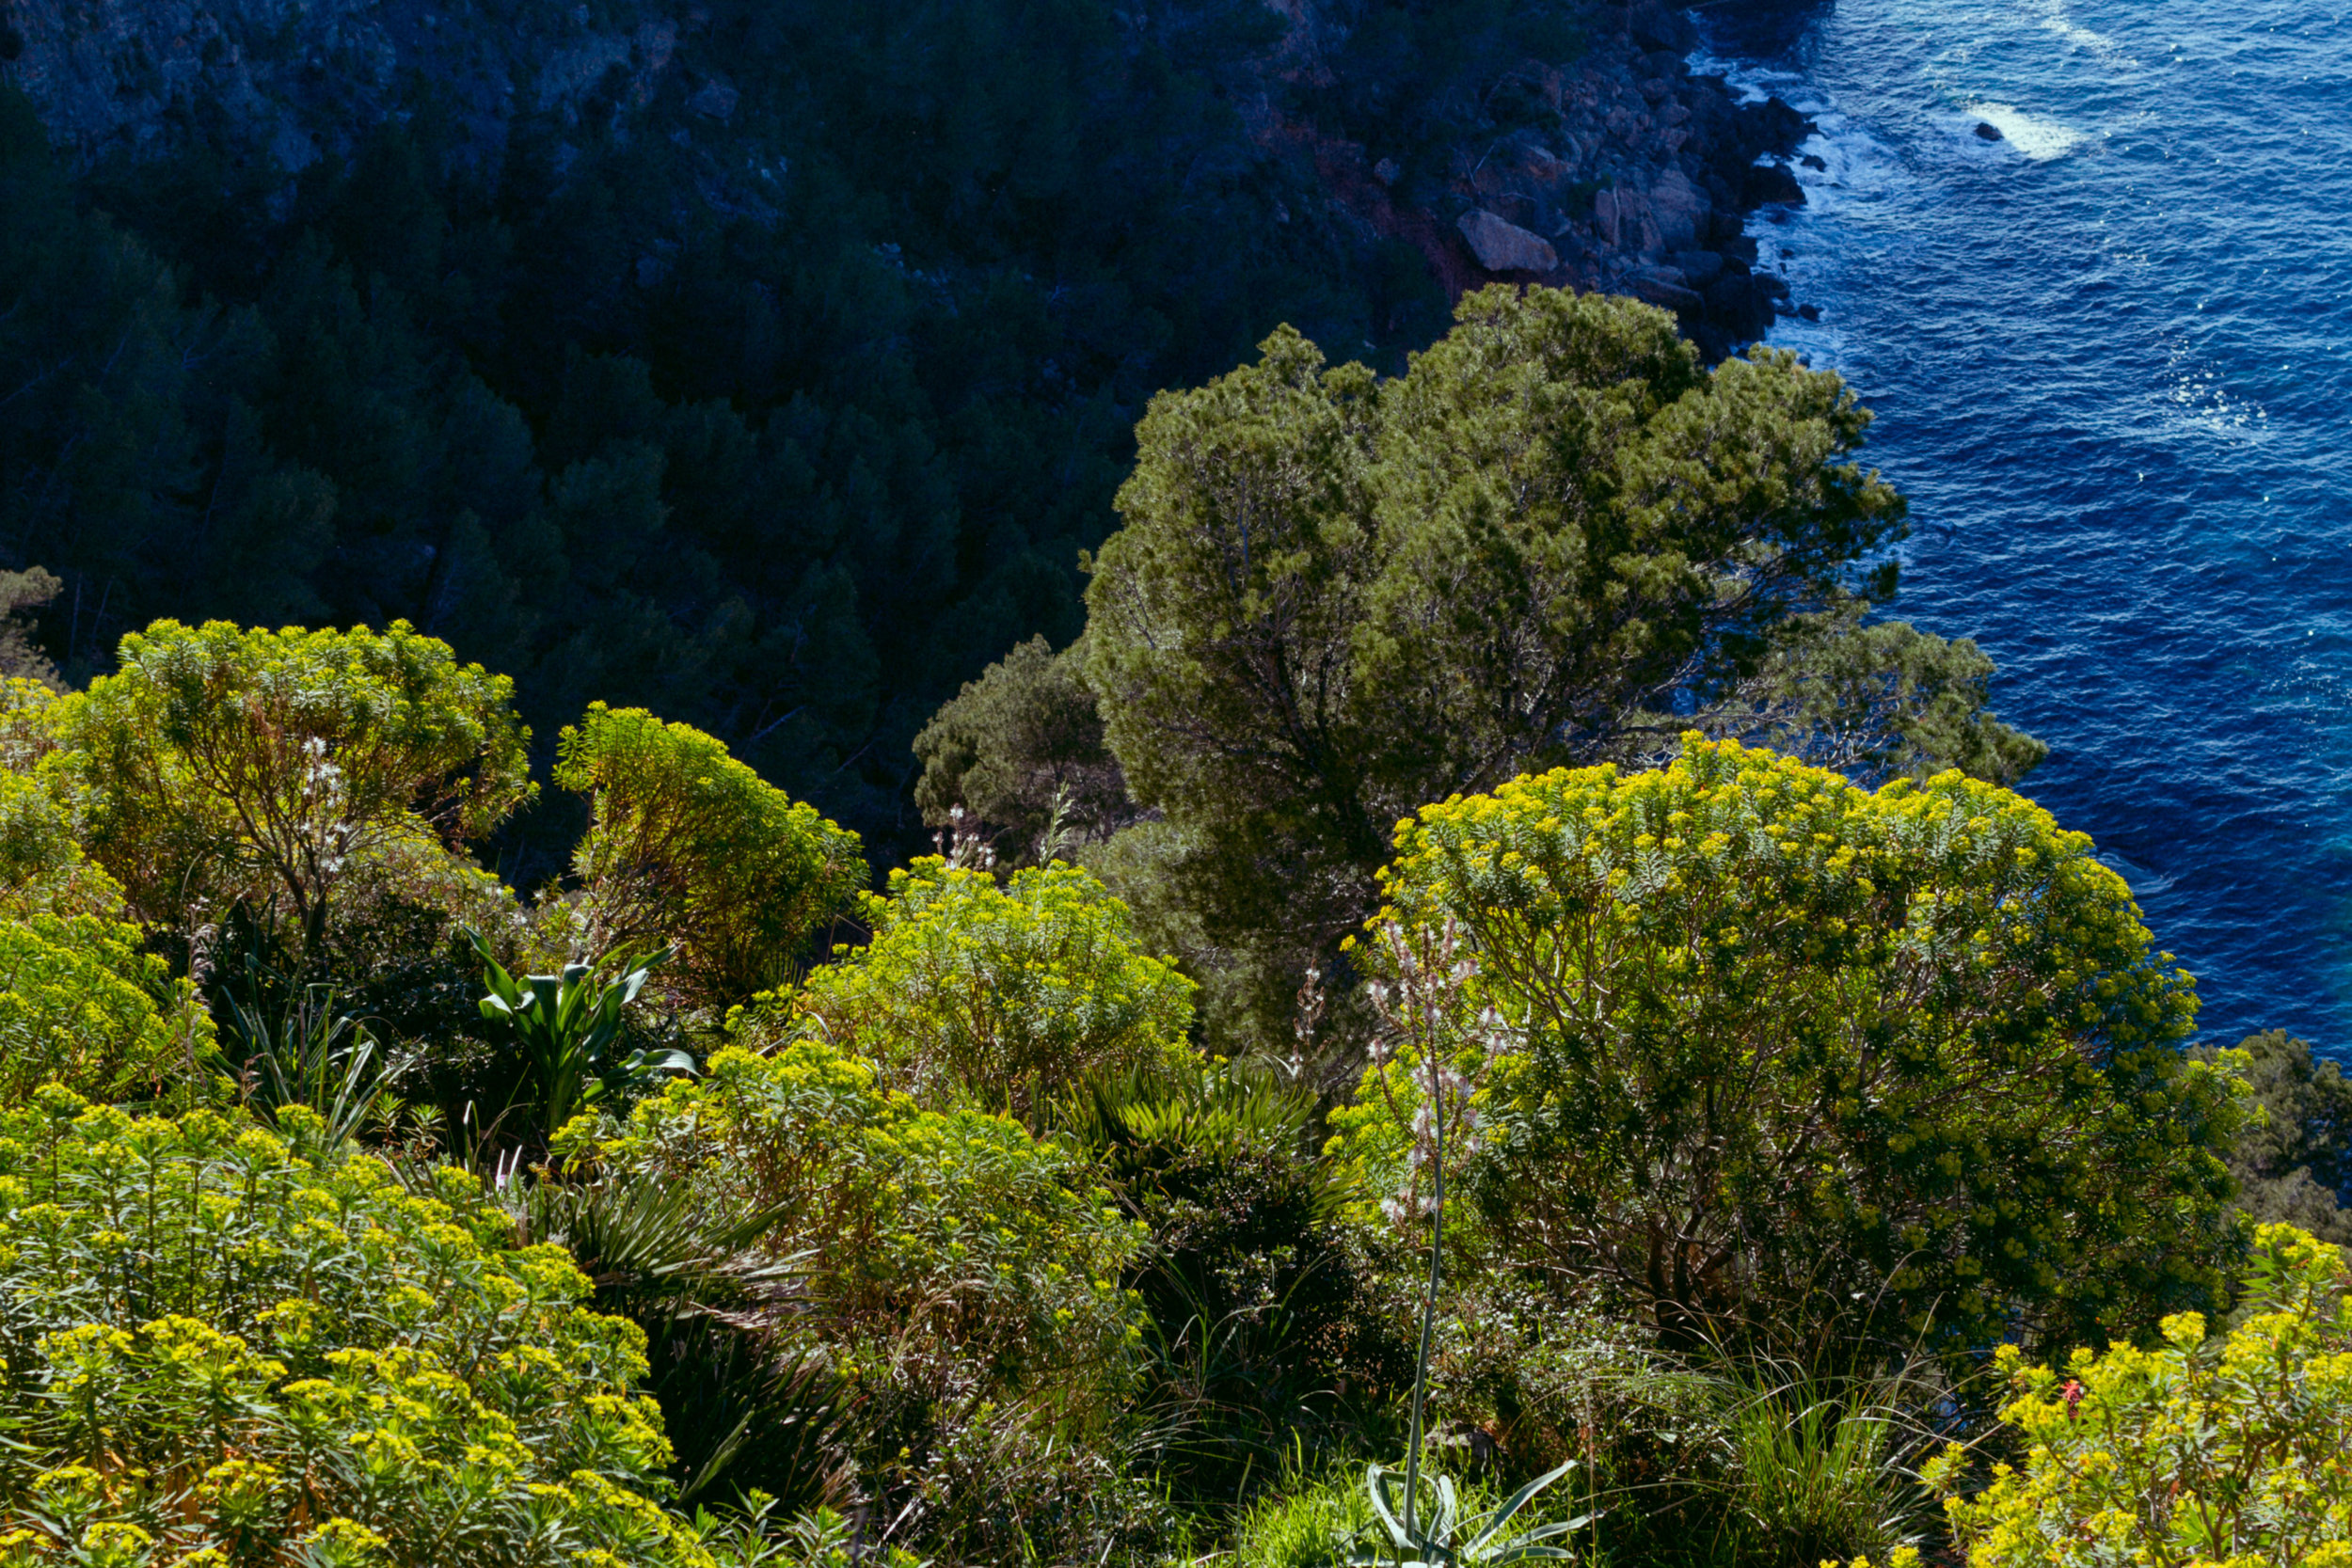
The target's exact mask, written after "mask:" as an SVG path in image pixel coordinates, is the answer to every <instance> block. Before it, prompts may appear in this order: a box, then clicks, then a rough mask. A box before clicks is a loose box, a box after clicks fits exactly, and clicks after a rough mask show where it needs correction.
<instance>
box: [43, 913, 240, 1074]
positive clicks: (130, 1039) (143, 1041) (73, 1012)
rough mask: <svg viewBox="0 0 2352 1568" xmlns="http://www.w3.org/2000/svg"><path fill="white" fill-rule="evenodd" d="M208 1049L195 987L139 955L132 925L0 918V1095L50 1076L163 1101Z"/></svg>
mask: <svg viewBox="0 0 2352 1568" xmlns="http://www.w3.org/2000/svg"><path fill="white" fill-rule="evenodd" d="M212 1052H213V1021H212V1018H211V1015H209V1014H208V1013H206V1011H205V1010H204V1007H203V1005H202V1004H201V1003H199V1001H198V1000H197V997H196V989H195V987H193V986H192V985H190V984H189V983H188V982H187V981H185V980H175V979H173V978H172V977H171V974H170V972H169V970H168V969H167V967H166V966H165V964H164V962H163V960H162V959H160V958H153V957H151V956H150V955H148V954H146V953H144V952H143V951H141V948H140V941H139V931H138V927H135V926H126V925H123V924H121V923H119V922H118V921H112V920H104V919H102V918H100V917H99V916H97V915H90V914H81V915H70V916H69V915H54V914H34V915H30V916H21V917H17V918H13V919H9V920H8V921H6V922H0V1101H6V1102H8V1103H22V1102H23V1101H24V1100H25V1098H26V1097H28V1096H29V1095H31V1094H32V1092H33V1091H34V1090H35V1089H37V1088H39V1087H40V1085H43V1084H45V1083H52V1082H56V1083H62V1084H64V1085H68V1086H69V1087H71V1088H72V1089H75V1090H78V1091H79V1092H81V1093H84V1094H89V1095H97V1096H103V1097H106V1098H145V1097H161V1096H164V1095H166V1094H167V1092H168V1091H169V1090H170V1088H171V1087H172V1086H173V1085H187V1084H188V1083H189V1081H190V1080H191V1079H193V1078H196V1077H197V1076H198V1075H199V1068H200V1064H203V1063H204V1062H205V1061H206V1060H207V1059H208V1058H209V1057H210V1056H211V1054H212Z"/></svg>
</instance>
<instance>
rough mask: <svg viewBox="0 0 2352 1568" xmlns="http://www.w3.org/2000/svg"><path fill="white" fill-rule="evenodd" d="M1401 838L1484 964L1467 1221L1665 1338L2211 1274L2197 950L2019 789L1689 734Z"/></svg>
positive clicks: (1403, 1146) (2223, 1119) (1446, 1036)
mask: <svg viewBox="0 0 2352 1568" xmlns="http://www.w3.org/2000/svg"><path fill="white" fill-rule="evenodd" d="M1397 847H1398V854H1397V859H1396V862H1395V863H1394V865H1393V867H1392V868H1391V871H1390V872H1389V873H1388V875H1387V878H1386V881H1385V889H1386V894H1387V897H1388V901H1389V908H1388V909H1387V911H1385V915H1384V918H1385V919H1387V920H1390V921H1393V922H1395V923H1396V924H1398V925H1399V926H1401V927H1404V928H1405V929H1406V932H1407V933H1408V935H1409V933H1412V932H1430V931H1436V930H1438V929H1440V928H1442V927H1444V926H1445V925H1446V923H1447V922H1448V921H1452V922H1454V923H1455V924H1456V925H1457V926H1458V928H1459V930H1460V932H1461V935H1462V942H1463V946H1464V949H1465V952H1466V955H1467V958H1469V959H1470V961H1471V964H1472V967H1471V969H1470V971H1469V972H1468V973H1467V974H1466V975H1465V977H1464V979H1463V980H1462V982H1461V983H1460V984H1459V986H1458V987H1455V988H1454V1000H1453V1001H1452V1002H1451V1003H1450V1006H1451V1007H1452V1008H1453V1010H1454V1017H1453V1019H1452V1020H1451V1022H1450V1023H1449V1024H1448V1025H1447V1026H1446V1027H1445V1028H1442V1029H1440V1030H1438V1037H1439V1038H1441V1039H1442V1040H1444V1041H1446V1042H1448V1043H1447V1044H1446V1046H1445V1047H1444V1048H1445V1049H1447V1050H1449V1051H1457V1052H1459V1053H1461V1060H1462V1061H1463V1062H1466V1063H1468V1064H1469V1065H1470V1067H1472V1068H1474V1069H1476V1073H1475V1074H1468V1075H1466V1077H1475V1081H1476V1082H1477V1084H1478V1087H1477V1089H1476V1091H1475V1094H1476V1098H1477V1101H1478V1103H1477V1106H1476V1109H1477V1110H1478V1113H1479V1117H1480V1122H1481V1125H1480V1126H1479V1127H1478V1129H1477V1138H1478V1147H1477V1149H1476V1151H1475V1158H1474V1163H1473V1164H1472V1166H1471V1168H1470V1170H1469V1171H1468V1172H1466V1182H1465V1192H1466V1195H1467V1196H1469V1197H1470V1200H1471V1207H1472V1210H1473V1212H1475V1214H1476V1215H1477V1218H1478V1220H1479V1222H1480V1223H1479V1225H1478V1226H1477V1227H1475V1228H1465V1229H1463V1230H1462V1231H1461V1232H1460V1234H1461V1236H1462V1238H1463V1240H1464V1241H1465V1243H1480V1244H1485V1245H1488V1246H1492V1247H1496V1248H1499V1249H1500V1250H1501V1253H1502V1256H1503V1257H1504V1258H1505V1259H1508V1260H1510V1261H1512V1262H1514V1263H1517V1264H1521V1265H1525V1266H1530V1267H1535V1268H1539V1269H1542V1270H1544V1271H1546V1272H1548V1273H1553V1274H1555V1275H1559V1276H1581V1277H1583V1278H1585V1279H1587V1280H1591V1281H1593V1282H1596V1283H1597V1284H1599V1285H1600V1286H1601V1287H1602V1288H1603V1289H1604V1290H1605V1291H1610V1292H1613V1293H1615V1294H1617V1295H1618V1296H1620V1297H1621V1298H1623V1299H1625V1300H1627V1301H1628V1302H1629V1303H1630V1305H1631V1306H1632V1307H1634V1308H1635V1309H1636V1310H1637V1311H1639V1312H1640V1313H1641V1314H1642V1315H1643V1316H1645V1317H1646V1318H1647V1319H1649V1320H1650V1321H1651V1322H1653V1323H1655V1324H1656V1325H1657V1327H1658V1328H1659V1329H1660V1331H1661V1333H1663V1334H1664V1335H1665V1336H1667V1337H1668V1338H1691V1339H1697V1338H1711V1337H1715V1336H1718V1335H1720V1334H1722V1333H1724V1332H1728V1331H1731V1330H1733V1329H1734V1328H1740V1329H1756V1330H1765V1329H1769V1330H1770V1331H1772V1332H1775V1333H1793V1334H1796V1335H1799V1336H1801V1337H1803V1338H1806V1339H1809V1340H1811V1341H1812V1342H1814V1343H1815V1344H1817V1345H1819V1344H1822V1343H1823V1342H1824V1339H1825V1338H1843V1337H1849V1336H1852V1335H1866V1336H1867V1335H1874V1334H1875V1335H1883V1336H1886V1337H1887V1338H1892V1339H1896V1340H1899V1341H1901V1342H1902V1343H1904V1344H1906V1345H1909V1344H1924V1345H1927V1346H1929V1347H1931V1348H1936V1349H1951V1350H1963V1349H1965V1347H1968V1346H1971V1345H1978V1344H1985V1343H1989V1342H1992V1341H1994V1340H1996V1339H1998V1338H2002V1337H2004V1335H2005V1334H2006V1333H2008V1332H2010V1331H2011V1330H2012V1329H2013V1328H2015V1327H2016V1326H2017V1325H2019V1324H2021V1323H2022V1324H2023V1325H2024V1326H2026V1328H2027V1329H2028V1330H2029V1331H2032V1332H2036V1333H2042V1334H2047V1335H2050V1336H2052V1337H2054V1338H2056V1337H2063V1338H2065V1339H2066V1340H2069V1341H2074V1342H2079V1341H2080V1340H2082V1339H2084V1338H2090V1336H2091V1335H2092V1334H2093V1333H2095V1332H2099V1331H2101V1330H2111V1331H2114V1332H2117V1333H2119V1334H2120V1333H2122V1332H2124V1331H2126V1330H2128V1329H2130V1328H2133V1327H2137V1326H2140V1325H2144V1324H2147V1323H2153V1321H2154V1320H2155V1319H2156V1318H2157V1317H2159V1316H2160V1315H2162V1313H2163V1312H2165V1311H2168V1310H2172V1309H2177V1308H2181V1307H2196V1306H2199V1305H2201V1304H2203V1303H2205V1302H2207V1301H2208V1300H2209V1299H2211V1298H2212V1297H2213V1295H2214V1294H2215V1293H2216V1292H2217V1289H2218V1287H2219V1284H2220V1276H2219V1273H2218V1268H2217V1261H2218V1259H2220V1258H2221V1256H2222V1255H2223V1253H2224V1251H2225V1249H2226V1246H2227V1244H2228V1242H2229V1238H2230V1229H2229V1226H2228V1224H2227V1221H2226V1220H2225V1218H2224V1215H2223V1212H2222V1206H2223V1202H2224V1198H2225V1195H2226V1193H2227V1189H2228V1180H2227V1175H2226V1172H2225V1169H2224V1167H2223V1164H2222V1162H2221V1159H2220V1151H2221V1150H2222V1149H2224V1148H2227V1147H2228V1144H2229V1140H2230V1139H2231V1137H2232V1136H2233V1134H2234V1131H2235V1129H2236V1126H2237V1125H2238V1122H2239V1120H2240V1119H2241V1116H2242V1113H2241V1111H2240V1109H2239V1104H2240V1099H2241V1095H2242V1087H2241V1085H2238V1084H2237V1083H2236V1081H2235V1079H2234V1077H2233V1073H2232V1072H2231V1071H2230V1070H2229V1068H2228V1065H2227V1064H2226V1063H2223V1064H2219V1065H2217V1066H2207V1065H2204V1064H2200V1063H2194V1062H2190V1061H2188V1060H2186V1059H2185V1058H2184V1056H2183V1055H2182V1053H2181V1052H2180V1051H2179V1049H2178V1048H2177V1043H2176V1042H2177V1041H2178V1040H2179V1039H2180V1038H2181V1037H2182V1036H2184V1035H2185V1033H2186V1032H2187V1030H2188V1027H2189V1023H2190V1020H2191V1018H2192V1017H2193V1015H2194V1010H2195V998H2194V995H2193V992H2192V990H2191V985H2190V981H2189V978H2188V976H2187V975H2185V974H2182V973H2181V972H2179V971H2178V970H2176V969H2174V968H2172V967H2170V965H2169V961H2168V959H2167V958H2166V957H2165V956H2161V955H2157V954H2155V953H2153V952H2151V951H2150V943H2149V937H2148V933H2147V931H2146V929H2145V928H2144V927H2142V926H2141V925H2140V923H2139V919H2138V912H2137V909H2136V908H2135V906H2134V905H2133V903H2132V899H2131V894H2130V891H2129V889H2127V888H2126V887H2125V886H2124V884H2123V882H2122V879H2120V878H2119V877H2117V876H2116V875H2115V874H2114V873H2113V872H2111V871H2109V870H2107V869H2106V867H2105V866H2103V865H2101V864H2100V863H2098V862H2097V861H2096V860H2095V859H2093V858H2092V855H2091V849H2090V841H2089V840H2087V839H2085V838H2084V837H2083V836H2082V835H2080V834H2077V833H2068V832H2060V831H2059V830H2058V826H2057V824H2056V823H2054V822H2053V821H2052V820H2051V818H2050V816H2049V815H2048V814H2047V813H2045V812H2043V811H2042V810H2040V809H2039V808H2038V807H2036V806H2034V805H2033V804H2032V802H2030V801H2028V800H2023V799H2020V798H2019V797H2017V796H2015V795H2013V794H2010V792H2008V791H2006V790H2003V789H1999V788H1995V787H1994V786H1992V785H1989V784H1980V783H1978V782H1976V781H1974V780H1970V779H1967V778H1964V777H1963V776H1961V775H1960V774H1957V773H1948V774H1945V775H1943V776H1941V777H1939V778H1936V779H1933V780H1931V781H1930V782H1928V783H1926V784H1913V783H1911V782H1909V781H1907V780H1899V781H1896V782H1894V783H1892V784H1887V785H1886V786H1884V787H1883V788H1882V789H1880V790H1878V791H1876V792H1871V791H1867V790H1863V789H1859V788H1857V787H1855V786H1853V785H1852V784H1849V783H1848V782H1847V781H1846V780H1844V779H1842V778H1840V777H1838V776H1837V775H1836V774H1834V773H1829V772H1825V771H1822V770H1821V769H1819V768H1807V767H1804V766H1802V765H1800V764H1798V763H1795V762H1791V761H1789V760H1787V759H1785V758H1780V757H1776V756H1774V755H1772V753H1770V752H1761V751H1752V750H1746V749H1743V748H1741V747H1740V746H1737V745H1732V744H1712V743H1708V742H1705V741H1703V740H1700V739H1699V738H1698V737H1696V736H1692V737H1690V738H1689V739H1688V740H1687V741H1686V743H1685V745H1684V749H1683V751H1682V752H1681V754H1680V755H1679V757H1678V758H1677V760H1676V761H1675V762H1674V764H1673V765H1672V766H1671V767H1669V768H1664V769H1662V770H1660V771H1655V772H1644V773H1621V772H1619V771H1618V770H1616V769H1615V768H1586V769H1581V770H1577V771H1568V770H1562V771H1558V772H1553V773H1548V774H1545V775H1543V776H1541V777H1534V778H1523V779H1519V780H1517V781H1515V782H1513V783H1511V784H1506V785H1504V786H1503V787H1502V788H1501V789H1498V790H1496V791H1495V792H1494V793H1493V794H1491V795H1481V796H1473V797H1470V798H1468V799H1461V798H1456V799H1454V800H1448V801H1446V802H1444V803H1443V804H1440V805H1435V806H1431V807H1428V808H1426V809H1425V810H1423V811H1422V813H1421V815H1420V816H1418V817H1417V818H1416V819H1414V820H1412V821H1409V822H1406V823H1405V824H1403V825H1402V826H1401V827H1400V829H1399V831H1398V835H1397ZM1408 945H1409V943H1408ZM1367 961H1368V963H1369V964H1370V966H1371V967H1372V968H1373V969H1375V971H1379V970H1381V969H1383V968H1384V967H1386V968H1389V969H1393V968H1395V966H1396V960H1395V959H1394V958H1393V955H1392V953H1391V949H1390V948H1389V947H1387V946H1385V945H1383V944H1379V943H1375V944H1374V945H1373V947H1372V948H1371V950H1370V952H1369V953H1368V955H1367ZM1391 977H1393V976H1391ZM1490 1011H1491V1016H1489V1013H1490ZM1498 1030H1499V1031H1500V1037H1498ZM1489 1051H1491V1052H1492V1053H1493V1059H1492V1060H1491V1062H1486V1061H1485V1056H1486V1053H1487V1052H1489ZM1482 1063H1484V1065H1483V1066H1482V1065H1481V1064H1482ZM1374 1070H1375V1072H1379V1071H1381V1070H1382V1069H1380V1068H1378V1067H1375V1069H1374ZM1390 1070H1391V1071H1392V1069H1390ZM1380 1087H1381V1085H1379V1084H1376V1083H1375V1084H1368V1085H1367V1089H1366V1092H1365V1093H1364V1094H1362V1095H1361V1096H1359V1107H1358V1110H1357V1112H1356V1113H1355V1114H1354V1115H1353V1116H1352V1117H1346V1118H1340V1119H1341V1120H1342V1121H1343V1124H1344V1131H1345V1133H1346V1136H1347V1138H1348V1139H1349V1143H1348V1145H1347V1146H1346V1148H1347V1151H1348V1153H1349V1156H1350V1157H1351V1158H1352V1159H1354V1160H1356V1161H1357V1162H1358V1163H1359V1169H1360V1171H1361V1177H1362V1183H1363V1184H1362V1187H1361V1188H1360V1189H1359V1190H1360V1191H1362V1192H1363V1193H1364V1195H1365V1197H1366V1199H1367V1200H1368V1201H1371V1200H1376V1199H1377V1198H1379V1197H1380V1196H1386V1195H1388V1194H1391V1193H1394V1192H1396V1191H1398V1190H1400V1189H1401V1188H1408V1187H1409V1180H1406V1175H1405V1172H1404V1170H1403V1166H1404V1164H1405V1163H1406V1161H1407V1160H1409V1159H1410V1158H1411V1156H1412V1153H1413V1151H1414V1147H1415V1143H1414V1139H1413V1137H1412V1135H1411V1131H1410V1129H1409V1128H1406V1127H1401V1126H1397V1125H1395V1124H1394V1122H1395V1117H1394V1115H1393V1114H1392V1113H1391V1112H1390V1111H1389V1109H1388V1107H1389V1104H1390V1100H1391V1097H1390V1096H1388V1095H1386V1094H1383V1093H1380V1092H1376V1091H1377V1090H1378V1089H1379V1088H1380ZM1398 1103H1399V1104H1400V1105H1403V1106H1405V1108H1406V1110H1410V1109H1411V1108H1412V1107H1411V1105H1410V1104H1409V1103H1407V1102H1406V1101H1404V1100H1400V1101H1398ZM1468 1142H1469V1140H1467V1139H1465V1140H1464V1141H1463V1143H1464V1145H1465V1146H1466V1145H1467V1144H1468ZM1457 1147H1460V1146H1457Z"/></svg>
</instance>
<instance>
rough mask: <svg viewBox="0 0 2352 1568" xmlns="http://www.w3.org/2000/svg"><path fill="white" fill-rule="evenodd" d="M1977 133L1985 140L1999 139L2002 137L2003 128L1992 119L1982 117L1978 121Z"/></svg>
mask: <svg viewBox="0 0 2352 1568" xmlns="http://www.w3.org/2000/svg"><path fill="white" fill-rule="evenodd" d="M1977 135H1978V136H1979V138H1981V139H1982V140H1985V141H1999V140H2000V139H2001V128H2000V127H1999V126H1997V125H1995V124H1994V123H1993V122H1992V121H1991V120H1988V119H1980V120H1979V121H1977Z"/></svg>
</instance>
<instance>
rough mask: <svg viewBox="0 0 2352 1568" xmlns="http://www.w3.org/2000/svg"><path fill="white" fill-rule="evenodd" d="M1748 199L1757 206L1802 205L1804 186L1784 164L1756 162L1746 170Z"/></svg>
mask: <svg viewBox="0 0 2352 1568" xmlns="http://www.w3.org/2000/svg"><path fill="white" fill-rule="evenodd" d="M1748 199H1749V201H1751V202H1753V203H1754V204H1755V205H1756V206H1758V207H1771V206H1776V205H1777V206H1788V207H1802V206H1804V186H1803V185H1800V184H1798V183H1797V177H1796V176H1795V175H1794V174H1792V173H1790V172H1789V170H1788V165H1786V164H1758V165H1756V167H1754V168H1752V169H1750V170H1748Z"/></svg>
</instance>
